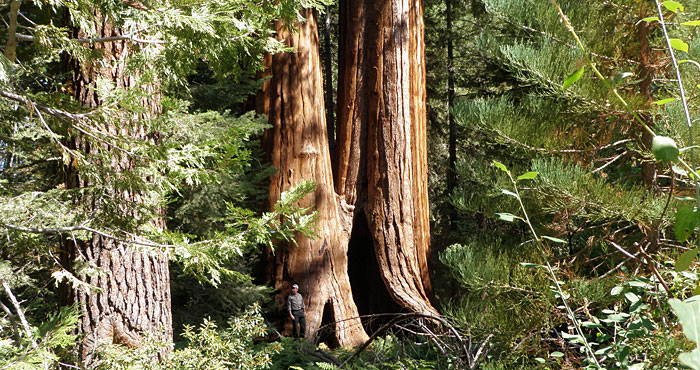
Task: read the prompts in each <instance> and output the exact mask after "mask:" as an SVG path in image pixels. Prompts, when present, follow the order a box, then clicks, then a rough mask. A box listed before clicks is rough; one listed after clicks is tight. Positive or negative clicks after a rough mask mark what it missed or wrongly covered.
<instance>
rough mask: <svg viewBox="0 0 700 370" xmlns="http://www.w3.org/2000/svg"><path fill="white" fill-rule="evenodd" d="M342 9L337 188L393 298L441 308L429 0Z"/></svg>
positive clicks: (387, 0)
mask: <svg viewBox="0 0 700 370" xmlns="http://www.w3.org/2000/svg"><path fill="white" fill-rule="evenodd" d="M340 7H341V8H340V27H341V28H340V29H341V49H340V51H339V55H340V64H339V71H340V72H339V83H338V112H337V125H338V133H337V143H336V147H337V155H338V160H337V163H338V168H337V171H336V173H335V179H336V182H335V187H336V191H337V192H338V194H340V195H341V196H342V197H343V198H344V200H345V202H346V203H347V204H348V205H350V206H351V207H354V218H355V220H357V218H358V217H365V218H366V223H367V225H368V232H369V234H370V235H371V240H372V246H367V247H373V248H374V254H375V255H376V258H377V263H378V264H379V271H380V275H381V278H382V280H383V282H384V285H385V287H386V290H387V291H388V293H389V295H390V296H391V298H393V300H394V301H395V302H396V303H398V304H399V305H400V306H401V307H402V308H404V309H408V310H410V311H415V312H428V313H435V312H436V311H435V309H434V308H433V306H432V305H431V303H430V301H429V296H430V293H431V287H430V278H429V275H428V262H427V261H428V254H429V246H430V234H429V223H428V221H429V220H428V186H427V149H426V147H427V143H426V141H427V138H426V113H425V98H426V97H425V94H426V93H425V91H426V89H425V63H424V52H425V46H424V44H423V32H424V26H423V7H422V2H421V1H420V0H411V1H409V0H384V1H379V2H377V1H370V0H343V1H341V2H340ZM353 247H357V248H362V247H363V246H362V245H357V246H353Z"/></svg>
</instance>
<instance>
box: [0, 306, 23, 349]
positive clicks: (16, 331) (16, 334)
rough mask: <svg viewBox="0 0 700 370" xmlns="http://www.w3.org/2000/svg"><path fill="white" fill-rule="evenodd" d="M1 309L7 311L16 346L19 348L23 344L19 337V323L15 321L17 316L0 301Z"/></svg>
mask: <svg viewBox="0 0 700 370" xmlns="http://www.w3.org/2000/svg"><path fill="white" fill-rule="evenodd" d="M0 308H1V309H2V310H3V311H5V313H6V314H7V317H8V318H9V319H10V325H11V326H12V336H13V337H14V338H15V345H17V346H18V347H19V346H20V344H22V342H21V339H20V337H19V328H18V327H17V321H15V314H13V313H12V311H11V310H10V308H9V307H7V306H5V303H3V302H2V301H0Z"/></svg>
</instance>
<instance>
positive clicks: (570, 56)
mask: <svg viewBox="0 0 700 370" xmlns="http://www.w3.org/2000/svg"><path fill="white" fill-rule="evenodd" d="M447 2H451V3H450V5H449V8H448V7H447ZM98 3H99V6H98V7H97V8H99V10H97V11H98V12H103V13H104V14H108V15H109V16H110V17H113V19H114V21H115V22H116V23H117V24H118V25H119V27H122V28H123V29H124V30H125V31H124V34H130V35H131V36H130V37H131V41H133V39H134V37H136V36H135V35H138V34H139V31H140V30H142V29H156V30H158V32H156V33H154V34H156V35H157V36H158V42H155V41H154V40H151V41H152V43H149V42H144V43H143V45H141V46H140V47H139V48H137V49H135V50H134V55H133V56H130V57H129V58H133V59H129V63H130V64H127V65H126V66H125V68H127V69H133V70H139V71H142V73H141V74H139V75H138V78H139V79H144V80H147V81H149V83H151V84H155V85H157V86H159V88H160V89H162V92H161V94H162V97H160V99H161V100H162V101H161V103H160V104H161V106H160V107H159V112H158V114H157V115H155V116H148V115H147V114H145V113H144V109H145V108H144V107H143V106H142V104H141V103H140V102H141V101H142V100H143V99H147V98H150V97H151V94H152V92H149V91H143V90H140V89H129V88H126V87H124V86H119V87H116V86H112V85H111V82H110V81H100V83H98V84H97V85H96V86H95V87H94V89H100V93H101V94H102V95H101V96H102V97H103V98H102V99H103V101H102V104H101V105H99V106H98V107H94V109H90V110H89V109H87V108H85V107H81V106H80V102H78V101H76V98H75V97H74V96H71V95H70V94H69V93H67V92H66V91H68V90H70V89H71V88H72V86H70V84H69V81H70V78H69V77H68V75H69V74H70V72H69V71H67V70H66V65H67V63H69V59H66V58H67V57H66V56H67V55H71V56H74V57H75V58H76V59H77V60H80V61H81V62H84V63H87V64H88V65H89V64H90V63H95V65H97V64H99V63H106V62H105V60H103V59H99V57H98V56H96V55H92V53H95V54H96V53H97V52H95V51H94V50H92V51H88V50H87V49H85V48H83V46H82V41H76V39H75V38H69V37H68V35H69V34H70V32H72V30H75V29H76V28H77V27H85V28H90V27H88V26H87V25H93V23H91V22H93V20H92V18H93V17H94V16H95V14H94V12H95V11H96V10H94V4H92V3H91V2H90V1H83V0H55V1H43V0H33V1H29V0H27V1H17V0H11V1H4V2H2V1H0V10H1V11H2V13H3V14H2V17H3V21H4V22H5V23H4V24H6V27H7V30H8V32H7V33H6V34H3V35H0V43H1V44H2V45H4V47H3V49H4V50H3V52H4V54H3V56H0V121H2V123H0V234H1V235H0V236H1V237H0V285H2V286H1V287H0V309H1V311H0V370H4V369H17V370H19V369H74V368H81V367H79V366H78V363H79V360H78V357H79V356H80V355H79V353H78V351H77V350H76V346H77V343H78V342H79V341H80V340H81V339H80V338H79V337H78V335H77V334H76V332H77V331H76V330H77V329H78V327H79V326H80V323H81V320H82V319H83V317H81V316H80V315H79V314H78V312H79V307H77V305H76V304H73V305H65V304H63V303H64V302H59V301H60V300H61V299H62V295H64V294H65V292H66V289H69V287H70V288H73V289H75V288H76V287H84V288H86V289H95V287H91V286H90V284H88V283H86V279H87V277H100V276H103V275H101V274H103V273H102V272H101V271H100V269H99V267H97V266H94V265H92V264H90V263H88V261H87V257H85V256H67V255H65V254H63V253H64V251H65V246H66V245H73V244H74V243H75V245H77V243H78V242H79V241H89V240H92V238H97V236H95V235H101V236H103V237H105V238H111V239H113V240H118V241H126V242H128V243H132V244H134V245H136V248H140V249H139V250H143V251H147V252H148V251H158V252H162V253H164V254H166V255H167V256H168V258H169V259H170V260H169V273H170V282H171V286H170V292H171V305H172V321H173V330H174V333H173V338H174V340H173V343H163V342H162V341H161V338H159V337H157V336H155V335H154V336H149V335H148V334H149V333H144V334H145V335H144V338H143V341H142V343H140V346H138V348H132V347H130V346H125V345H120V344H113V345H105V346H103V347H100V350H99V351H98V357H99V360H98V361H97V362H96V363H97V364H98V365H96V367H97V368H99V369H125V370H127V369H128V370H135V369H152V370H155V369H173V370H177V369H273V370H330V369H377V370H380V369H381V370H385V369H386V370H388V369H415V370H419V369H483V370H499V369H521V368H522V369H581V368H585V369H610V370H613V369H631V370H641V369H675V368H678V369H680V368H691V369H700V349H698V348H697V346H698V343H700V325H699V324H698V322H700V300H698V299H697V297H698V294H700V267H699V266H700V265H699V264H698V263H697V256H698V253H699V251H700V247H699V246H698V242H699V241H700V236H699V235H698V232H697V227H698V225H700V188H699V187H698V181H699V180H700V175H698V173H697V171H698V168H699V167H700V166H698V162H697V161H698V158H700V156H699V155H698V150H697V149H698V148H697V145H698V143H699V142H700V130H698V129H697V127H695V125H696V124H697V122H698V117H699V116H698V108H700V94H699V93H700V64H698V62H700V37H698V35H697V34H698V27H700V2H697V1H690V0H685V1H678V2H676V1H658V0H655V1H649V0H642V1H640V0H613V1H593V0H585V1H581V0H566V1H564V0H561V1H559V2H555V1H544V0H541V1H540V0H533V1H519V0H518V1H516V0H471V1H469V2H458V1H454V0H441V1H438V0H425V1H424V3H423V6H424V19H425V28H426V29H425V32H426V33H425V46H426V51H425V52H426V69H427V84H428V92H427V106H428V145H429V150H428V153H429V154H428V165H429V187H430V196H431V199H430V204H431V205H430V207H431V209H430V212H431V216H430V222H431V225H430V228H431V248H432V252H431V256H430V268H431V274H430V275H431V276H430V278H431V281H432V286H433V292H432V294H433V297H432V298H433V303H434V306H435V307H436V308H437V309H438V310H439V312H440V315H441V316H440V317H437V316H431V315H427V314H424V315H420V314H415V313H408V312H391V313H387V312H377V313H375V314H372V315H368V316H366V317H363V323H364V324H365V325H366V327H368V328H372V330H371V331H370V330H368V334H369V335H370V341H369V342H368V345H367V346H366V347H360V348H339V347H338V346H337V345H336V343H334V341H333V340H332V333H330V331H332V330H333V329H332V325H331V322H332V318H330V319H329V318H323V324H324V326H322V329H321V331H320V332H319V333H318V335H317V336H316V337H314V338H307V339H308V340H298V339H293V338H289V337H287V336H285V335H282V334H281V331H282V329H281V328H280V326H279V325H277V323H278V322H279V321H280V318H284V319H286V317H287V313H286V309H284V308H283V307H281V305H280V302H277V301H275V300H274V296H275V294H280V292H276V291H275V289H274V288H271V287H270V286H269V285H268V284H267V283H268V282H267V281H266V280H265V277H266V274H267V273H268V272H266V271H265V269H266V268H269V267H268V266H266V265H265V263H264V260H265V258H268V257H269V256H266V253H274V248H275V245H276V242H277V241H280V240H284V241H293V240H294V238H295V236H297V235H299V234H302V235H304V236H306V237H310V238H315V237H318V235H317V233H316V232H317V230H316V229H315V228H314V223H315V222H316V221H317V220H318V217H319V215H318V214H317V213H316V212H315V211H314V210H313V209H308V208H303V207H299V206H297V203H298V201H299V200H300V199H302V198H303V197H304V196H306V195H307V194H311V193H313V192H314V190H315V184H314V183H313V182H312V181H309V182H303V183H301V184H299V185H298V186H297V187H295V188H294V189H293V190H292V191H290V192H287V193H284V194H283V195H282V196H281V199H280V200H279V201H278V202H277V203H276V204H275V205H274V206H273V207H272V208H271V209H268V210H265V211H263V210H262V206H261V205H262V204H264V203H265V202H266V201H267V194H268V193H267V186H268V183H267V182H268V179H269V177H270V176H271V175H272V174H273V173H275V172H276V171H278V170H280V169H275V168H272V166H270V165H269V164H268V163H267V158H265V153H264V149H263V148H262V147H261V145H260V141H261V137H262V136H263V135H264V134H265V130H266V129H267V128H269V125H267V123H266V120H265V117H262V116H260V115H258V114H256V113H255V106H254V102H253V98H252V97H253V96H254V95H255V93H256V91H258V90H259V88H260V86H261V85H262V84H263V83H264V80H260V79H259V76H260V72H261V71H262V60H263V57H264V55H265V53H276V52H293V51H292V50H288V48H286V46H285V45H284V44H283V43H280V42H279V41H278V40H276V39H275V38H274V33H273V31H272V30H271V28H270V25H271V24H272V22H274V21H283V22H287V23H288V25H289V27H293V24H294V22H296V21H298V20H299V19H300V15H299V11H300V9H302V8H305V7H312V8H314V9H316V12H317V13H318V15H319V19H320V18H321V17H322V16H323V12H324V11H325V12H329V18H328V20H329V35H328V37H329V43H328V44H326V46H324V48H327V47H328V46H330V47H331V48H332V50H325V49H324V51H323V52H324V53H326V52H327V53H331V54H333V55H337V50H336V48H337V44H338V42H339V36H338V34H337V32H338V30H337V29H336V28H337V24H333V25H330V22H331V21H333V22H335V21H336V20H337V19H338V13H337V10H335V8H334V4H333V3H331V2H329V1H291V0H290V1H279V2H274V3H275V4H273V3H272V2H268V1H262V2H256V1H247V0H235V1H211V2H209V3H210V4H207V5H206V6H204V5H202V6H200V5H201V4H198V2H196V1H184V0H183V1H179V0H178V1H170V2H169V1H152V2H148V1H144V2H142V3H141V2H124V1H117V0H114V1H112V0H109V1H100V2H98ZM127 3H128V4H127ZM18 4H19V5H18ZM15 6H21V8H20V9H21V11H20V12H19V13H18V14H19V18H17V15H15V17H14V18H15V19H14V20H13V19H11V18H12V17H11V16H8V14H12V12H13V10H12V9H15V10H14V12H15V13H17V10H16V8H14V7H15ZM139 6H141V7H146V8H148V10H149V11H148V12H145V13H140V12H138V11H137V10H138V7H139ZM448 9H449V10H448ZM448 13H449V17H450V21H449V22H450V26H449V27H448V24H447V21H446V19H447V18H446V17H447V14H448ZM17 23H19V26H17ZM11 24H14V26H11ZM11 27H14V29H12V31H11V32H10V31H9V30H10V28H11ZM330 30H332V31H333V33H332V34H331V33H330ZM141 32H143V31H141ZM10 33H16V34H22V35H24V39H23V40H19V41H17V39H16V38H14V39H13V37H14V36H12V37H10ZM88 36H89V37H93V36H94V35H92V36H90V35H88ZM29 37H31V40H30V39H29ZM12 40H14V44H13V42H12ZM447 40H450V42H454V50H455V51H456V53H454V55H453V52H452V51H450V52H449V54H450V55H449V56H448V52H447V47H446V41H447ZM142 41H144V40H142ZM161 41H162V44H160V42H161ZM88 42H94V40H93V41H88ZM17 43H19V44H17ZM155 45H161V46H162V47H161V48H160V49H156V48H155ZM15 49H16V50H15ZM10 50H11V52H12V53H13V54H12V55H11V56H10V55H9V54H8V52H9V51H10ZM329 67H330V69H331V70H332V71H333V73H334V74H335V75H334V76H333V77H332V79H333V81H331V82H332V83H331V84H329V85H328V86H337V66H336V65H331V66H324V68H327V69H328V68H329ZM449 81H452V82H449ZM679 83H682V85H681V84H679ZM449 86H453V87H452V88H450V87H449ZM338 88H339V89H340V88H341V87H338ZM134 90H138V91H134ZM331 95H332V94H331ZM449 96H451V97H452V99H448V97H449ZM449 100H453V103H450V104H448V103H447V102H448V101H449ZM117 111H119V112H117ZM71 112H72V113H71ZM117 115H125V116H128V117H131V119H134V120H138V121H141V120H143V121H147V122H148V123H149V125H148V127H149V129H148V130H149V132H148V133H146V135H145V136H144V137H145V138H147V139H144V140H137V139H133V138H130V137H129V136H128V135H127V134H126V133H127V132H130V131H129V130H130V129H129V128H128V127H126V126H125V127H122V126H120V123H119V122H121V121H118V119H116V116H117ZM331 116H332V114H331ZM133 117H137V118H133ZM104 122H107V123H110V124H112V126H109V125H108V124H103V123H104ZM110 130H111V131H110ZM106 131H109V132H106ZM76 134H79V135H82V137H85V138H86V139H85V140H86V142H87V143H88V144H87V146H88V147H89V148H92V149H93V150H87V151H86V152H85V153H82V154H80V153H79V154H75V153H73V152H72V151H77V150H78V149H77V148H76V147H77V146H78V144H76V143H75V142H73V141H71V139H70V138H71V137H73V135H76ZM452 151H453V152H454V155H451V154H450V153H451V152H452ZM115 152H116V153H119V154H118V155H117V156H116V157H114V153H115ZM120 155H123V156H124V157H123V158H127V157H128V158H133V162H130V164H129V166H130V167H129V171H118V170H116V169H114V163H117V162H119V161H120V160H123V158H122V157H119V156H120ZM114 158H119V159H114ZM124 161H125V160H124ZM68 168H78V169H79V170H80V171H81V172H80V173H81V176H83V178H81V181H83V182H84V183H85V184H87V185H86V186H84V187H80V188H77V187H76V188H69V187H67V186H66V181H67V180H66V178H69V177H71V176H74V174H73V173H71V172H70V171H69V170H68ZM288 170H289V171H291V169H288ZM74 177H75V176H74ZM136 191H137V192H139V193H138V194H142V195H143V198H144V199H142V202H141V203H139V204H140V205H139V207H140V208H139V210H138V214H139V216H140V217H141V219H140V221H137V220H135V218H136V217H129V216H125V215H123V214H122V213H120V212H121V211H122V210H123V198H120V196H119V194H125V193H129V192H136ZM87 199H89V200H90V201H89V202H88V201H85V200H87ZM83 201H85V202H83ZM83 203H89V205H86V204H83ZM161 219H162V220H163V224H162V225H160V224H158V223H157V221H158V220H161ZM68 258H74V260H73V261H71V263H72V270H70V271H69V269H67V268H66V263H65V262H66V259H68ZM378 284H381V282H378ZM302 293H304V292H302ZM58 307H60V308H58ZM373 320H374V321H373ZM324 330H325V331H328V332H324ZM329 333H330V334H329ZM115 335H116V334H115Z"/></svg>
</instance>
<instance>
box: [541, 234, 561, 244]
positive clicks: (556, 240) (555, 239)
mask: <svg viewBox="0 0 700 370" xmlns="http://www.w3.org/2000/svg"><path fill="white" fill-rule="evenodd" d="M542 239H547V240H551V241H553V242H555V243H561V244H566V243H567V241H566V240H563V239H559V238H555V237H552V236H547V235H543V236H542Z"/></svg>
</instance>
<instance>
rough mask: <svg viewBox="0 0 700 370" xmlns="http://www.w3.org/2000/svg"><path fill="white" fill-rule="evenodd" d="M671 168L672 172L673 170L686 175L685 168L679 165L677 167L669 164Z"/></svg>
mask: <svg viewBox="0 0 700 370" xmlns="http://www.w3.org/2000/svg"><path fill="white" fill-rule="evenodd" d="M671 170H673V172H675V173H676V174H678V175H681V176H688V171H686V170H684V169H682V168H680V167H678V166H671ZM679 199H680V198H679ZM690 199H691V200H695V198H690Z"/></svg>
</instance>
